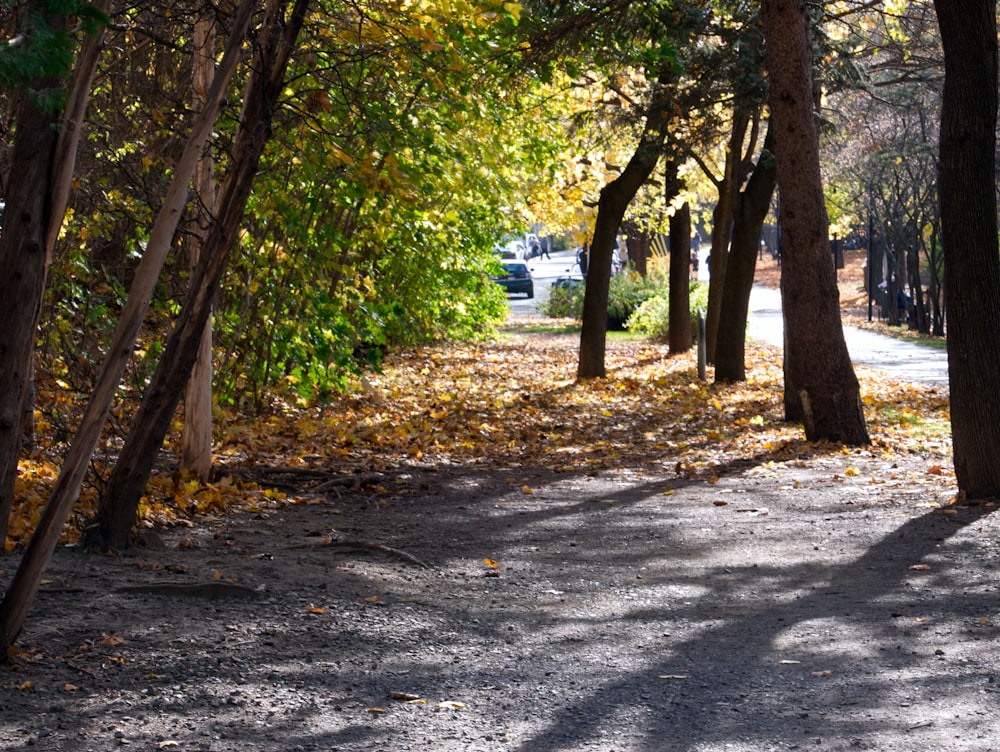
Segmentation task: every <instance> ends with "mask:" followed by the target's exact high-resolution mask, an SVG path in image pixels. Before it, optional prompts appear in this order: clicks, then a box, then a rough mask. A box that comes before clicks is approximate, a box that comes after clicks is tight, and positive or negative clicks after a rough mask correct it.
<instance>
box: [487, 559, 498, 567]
mask: <svg viewBox="0 0 1000 752" xmlns="http://www.w3.org/2000/svg"><path fill="white" fill-rule="evenodd" d="M483 564H485V565H486V566H488V567H489V568H490V569H496V568H497V567H499V566H500V565H499V564H498V563H497V562H495V561H493V559H483Z"/></svg>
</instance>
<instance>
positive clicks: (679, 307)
mask: <svg viewBox="0 0 1000 752" xmlns="http://www.w3.org/2000/svg"><path fill="white" fill-rule="evenodd" d="M690 283H691V207H690V206H689V205H688V203H687V202H686V201H685V202H684V205H683V206H682V207H681V208H680V209H678V210H677V211H675V212H674V215H673V216H672V217H671V218H670V295H669V302H668V305H669V320H668V322H667V326H668V328H669V331H668V335H667V340H668V344H669V346H670V352H671V353H682V352H687V351H688V350H690V349H691V347H692V345H694V336H693V333H692V330H691V288H690Z"/></svg>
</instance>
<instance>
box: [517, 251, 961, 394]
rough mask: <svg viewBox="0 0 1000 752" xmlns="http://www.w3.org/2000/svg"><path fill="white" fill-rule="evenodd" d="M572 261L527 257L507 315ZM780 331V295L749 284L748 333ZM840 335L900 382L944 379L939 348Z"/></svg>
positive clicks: (763, 337)
mask: <svg viewBox="0 0 1000 752" xmlns="http://www.w3.org/2000/svg"><path fill="white" fill-rule="evenodd" d="M575 262H576V256H575V253H574V252H573V251H560V252H556V253H553V254H552V258H551V259H539V258H535V259H532V260H531V261H529V262H528V265H529V266H530V267H531V270H532V274H533V276H534V279H535V297H534V299H528V298H525V297H523V296H510V297H508V303H509V304H510V308H511V315H512V316H513V317H514V318H530V317H533V316H538V315H540V314H539V313H538V309H539V306H540V305H541V304H542V303H543V302H544V301H545V299H546V298H547V297H548V294H549V288H550V285H551V284H552V282H553V281H555V279H556V278H557V277H561V276H566V275H568V274H569V273H570V270H571V269H573V267H574V264H575ZM783 331H784V326H783V323H782V320H781V294H780V293H779V292H778V291H777V290H772V289H770V288H767V287H759V286H757V287H754V288H753V291H752V292H751V294H750V314H749V321H748V323H747V333H748V334H749V335H750V337H752V338H753V339H756V340H759V341H761V342H767V343H769V344H772V345H776V346H777V347H782V346H783V345H784V339H783ZM844 337H845V339H846V340H847V349H848V351H849V352H850V353H851V360H852V361H853V362H854V363H856V364H859V365H865V366H868V367H870V368H876V369H878V370H880V371H884V372H885V373H887V374H888V375H890V376H892V377H893V378H895V379H899V380H901V381H915V382H919V383H926V384H936V385H947V384H948V356H947V354H946V353H945V351H944V350H939V349H937V348H934V347H927V346H925V345H916V344H913V343H911V342H904V341H902V340H898V339H895V338H893V337H886V336H884V335H881V334H876V333H874V332H869V331H866V330H864V329H856V328H854V327H844Z"/></svg>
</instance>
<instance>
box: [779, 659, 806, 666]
mask: <svg viewBox="0 0 1000 752" xmlns="http://www.w3.org/2000/svg"><path fill="white" fill-rule="evenodd" d="M778 663H780V664H781V665H782V666H797V665H798V664H800V663H802V661H791V660H783V661H778Z"/></svg>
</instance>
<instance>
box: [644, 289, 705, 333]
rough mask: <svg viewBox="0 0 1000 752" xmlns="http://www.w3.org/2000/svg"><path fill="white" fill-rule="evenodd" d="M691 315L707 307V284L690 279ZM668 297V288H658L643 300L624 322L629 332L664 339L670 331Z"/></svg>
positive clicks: (693, 315)
mask: <svg viewBox="0 0 1000 752" xmlns="http://www.w3.org/2000/svg"><path fill="white" fill-rule="evenodd" d="M689 296H690V298H689V299H690V310H691V317H692V318H694V317H695V316H697V314H698V312H699V311H700V312H704V311H705V310H706V309H707V308H708V285H706V284H704V283H700V282H698V281H697V280H692V281H691V282H690V284H689ZM669 301H670V299H669V294H668V290H667V289H666V288H660V289H659V290H658V291H657V293H656V294H655V295H654V296H652V297H651V298H648V299H646V300H644V301H643V302H642V303H641V304H640V305H639V307H638V308H636V309H635V311H634V312H633V313H632V315H631V316H629V318H628V321H626V322H625V328H626V329H628V330H629V331H630V332H638V333H640V334H644V335H646V336H648V337H653V338H655V339H666V338H667V336H668V335H669V333H670V302H669Z"/></svg>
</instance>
